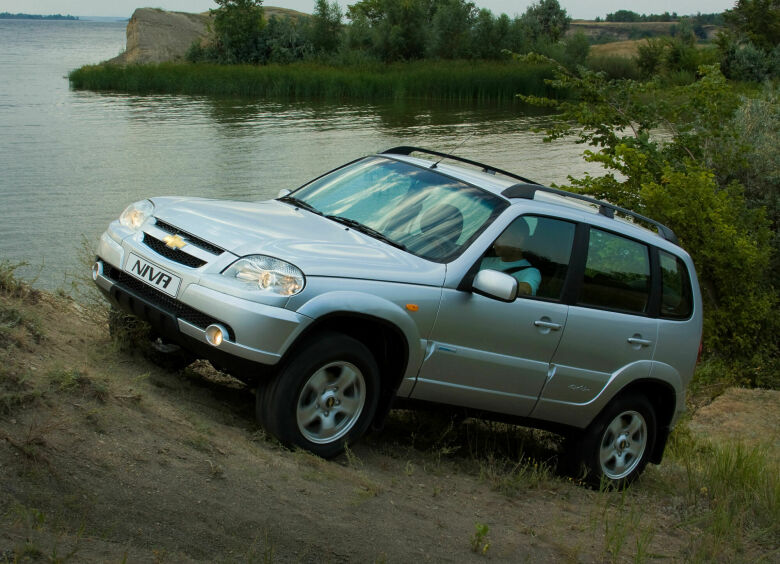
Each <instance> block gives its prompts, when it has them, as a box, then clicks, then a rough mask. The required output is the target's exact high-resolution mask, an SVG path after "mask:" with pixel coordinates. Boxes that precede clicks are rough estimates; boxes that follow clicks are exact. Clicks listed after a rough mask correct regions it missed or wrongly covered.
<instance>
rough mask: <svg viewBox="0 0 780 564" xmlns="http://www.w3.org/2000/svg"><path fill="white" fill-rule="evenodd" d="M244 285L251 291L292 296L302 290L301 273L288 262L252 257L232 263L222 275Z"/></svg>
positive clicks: (258, 256) (260, 256)
mask: <svg viewBox="0 0 780 564" xmlns="http://www.w3.org/2000/svg"><path fill="white" fill-rule="evenodd" d="M222 274H223V275H224V276H230V277H232V278H235V279H236V280H240V281H241V282H244V283H246V284H247V285H248V286H249V287H250V288H251V289H253V290H263V291H266V292H273V293H274V294H279V295H280V296H294V295H295V294H297V293H298V292H300V291H301V290H303V284H304V278H303V272H301V269H299V268H298V267H297V266H293V265H292V264H290V263H289V262H284V261H283V260H279V259H275V258H273V257H266V256H263V255H252V256H248V257H244V258H242V259H239V260H237V261H236V262H234V263H233V264H232V265H231V266H230V267H229V268H228V269H227V270H225V271H224V272H223V273H222Z"/></svg>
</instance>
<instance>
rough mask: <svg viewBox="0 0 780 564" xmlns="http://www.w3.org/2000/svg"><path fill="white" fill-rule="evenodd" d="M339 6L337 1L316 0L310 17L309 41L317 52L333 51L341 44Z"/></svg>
mask: <svg viewBox="0 0 780 564" xmlns="http://www.w3.org/2000/svg"><path fill="white" fill-rule="evenodd" d="M341 18H342V15H341V8H339V5H338V2H333V3H332V4H328V2H327V0H317V2H316V3H315V6H314V14H313V15H312V18H311V30H310V33H311V43H312V45H313V46H314V50H315V51H317V52H318V53H333V52H334V51H336V50H337V49H338V48H339V45H341V32H342V30H341Z"/></svg>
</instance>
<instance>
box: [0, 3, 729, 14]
mask: <svg viewBox="0 0 780 564" xmlns="http://www.w3.org/2000/svg"><path fill="white" fill-rule="evenodd" d="M356 1H357V0H339V4H340V5H341V7H342V8H345V7H346V6H348V5H349V4H354V3H355V2H356ZM472 1H474V3H475V4H476V5H477V6H478V7H480V8H488V9H490V10H492V11H493V13H495V14H500V13H502V12H503V13H506V14H509V15H510V16H514V15H519V14H522V13H523V12H524V11H525V9H526V8H527V7H528V6H529V5H530V4H532V3H533V0H472ZM558 1H559V3H560V5H561V6H562V7H563V8H565V9H566V11H567V12H568V14H569V16H571V17H572V18H575V19H580V18H581V19H594V18H595V17H596V16H601V17H602V18H603V17H604V16H606V15H607V14H608V13H611V12H616V11H617V10H633V11H634V12H637V13H640V14H649V13H653V14H658V13H662V12H667V11H668V12H670V13H671V12H677V13H678V14H680V15H688V14H695V13H697V12H702V13H705V14H709V13H712V12H722V11H723V10H727V9H729V8H732V7H733V6H734V5H735V3H736V0H674V1H672V0H589V1H583V0H558ZM264 4H265V5H267V6H278V7H282V8H292V9H294V10H300V11H302V12H309V13H311V12H312V10H313V8H314V0H265V2H264ZM145 6H150V7H154V8H163V9H164V10H176V11H180V12H205V11H206V10H208V9H209V8H215V7H216V4H215V3H214V2H212V1H210V0H0V12H11V13H17V12H24V13H28V14H71V15H73V16H120V17H129V16H130V15H131V14H132V13H133V10H135V9H136V8H141V7H145Z"/></svg>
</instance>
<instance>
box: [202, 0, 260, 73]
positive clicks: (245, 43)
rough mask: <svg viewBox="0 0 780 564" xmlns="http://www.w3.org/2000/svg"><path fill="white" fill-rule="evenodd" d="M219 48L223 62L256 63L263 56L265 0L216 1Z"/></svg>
mask: <svg viewBox="0 0 780 564" xmlns="http://www.w3.org/2000/svg"><path fill="white" fill-rule="evenodd" d="M215 2H216V3H217V4H218V5H219V8H217V9H216V10H211V13H212V15H213V16H214V34H215V48H216V51H217V53H218V54H219V60H220V62H223V63H256V62H259V61H260V59H261V57H262V48H261V40H260V33H261V32H262V31H263V27H264V26H265V19H264V17H263V2H262V0H215Z"/></svg>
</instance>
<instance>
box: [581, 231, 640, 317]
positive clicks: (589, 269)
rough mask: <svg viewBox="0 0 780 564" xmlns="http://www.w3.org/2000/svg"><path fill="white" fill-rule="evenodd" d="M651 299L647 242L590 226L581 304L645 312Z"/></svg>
mask: <svg viewBox="0 0 780 564" xmlns="http://www.w3.org/2000/svg"><path fill="white" fill-rule="evenodd" d="M649 301H650V249H649V248H648V247H647V245H644V244H642V243H639V242H637V241H634V240H632V239H626V238H625V237H621V236H620V235H615V234H614V233H608V232H606V231H601V230H600V229H596V228H593V227H591V229H590V239H589V243H588V258H587V261H586V263H585V277H584V280H583V283H582V289H581V291H580V297H579V300H578V301H577V303H578V304H581V305H586V306H595V307H600V308H608V309H615V310H619V311H626V312H631V313H646V312H647V306H648V303H649Z"/></svg>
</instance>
